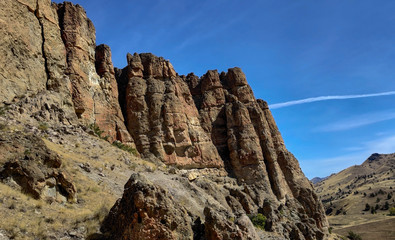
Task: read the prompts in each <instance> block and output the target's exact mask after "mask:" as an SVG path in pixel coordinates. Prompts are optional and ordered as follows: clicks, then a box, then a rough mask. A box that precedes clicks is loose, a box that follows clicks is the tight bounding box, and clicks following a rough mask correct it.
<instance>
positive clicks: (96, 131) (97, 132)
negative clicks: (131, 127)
mask: <svg viewBox="0 0 395 240" xmlns="http://www.w3.org/2000/svg"><path fill="white" fill-rule="evenodd" d="M88 127H89V128H90V129H92V131H93V133H94V134H95V135H96V136H98V137H99V138H100V139H103V140H105V141H108V136H102V134H103V133H104V131H103V130H101V129H100V127H99V125H97V123H92V124H90V125H89V126H88Z"/></svg>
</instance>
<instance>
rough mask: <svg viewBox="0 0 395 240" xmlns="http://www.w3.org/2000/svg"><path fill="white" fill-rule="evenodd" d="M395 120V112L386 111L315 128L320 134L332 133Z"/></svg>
mask: <svg viewBox="0 0 395 240" xmlns="http://www.w3.org/2000/svg"><path fill="white" fill-rule="evenodd" d="M391 119H395V111H394V110H392V109H391V110H388V111H382V112H370V113H367V114H362V115H358V116H354V117H352V118H349V119H345V120H341V121H337V122H334V123H331V124H328V125H325V126H322V127H319V128H317V129H316V130H317V131H320V132H333V131H343V130H348V129H353V128H358V127H362V126H366V125H370V124H374V123H378V122H383V121H387V120H391Z"/></svg>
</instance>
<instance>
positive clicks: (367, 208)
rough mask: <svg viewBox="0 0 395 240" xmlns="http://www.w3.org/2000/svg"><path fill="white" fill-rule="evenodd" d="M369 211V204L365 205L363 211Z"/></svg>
mask: <svg viewBox="0 0 395 240" xmlns="http://www.w3.org/2000/svg"><path fill="white" fill-rule="evenodd" d="M369 210H370V205H369V203H366V205H365V209H364V211H369Z"/></svg>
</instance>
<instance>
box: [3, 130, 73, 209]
mask: <svg viewBox="0 0 395 240" xmlns="http://www.w3.org/2000/svg"><path fill="white" fill-rule="evenodd" d="M7 141H11V143H12V144H4V142H7ZM0 142H1V143H0V163H1V164H2V167H1V168H0V180H2V181H3V182H4V183H7V184H9V185H11V186H12V185H15V184H17V185H18V186H19V187H20V188H21V190H22V191H23V192H25V193H26V194H28V195H30V196H32V197H34V198H36V199H40V198H43V199H47V200H50V201H54V200H58V201H63V199H64V200H67V201H69V202H75V201H76V199H77V189H76V187H75V185H74V184H73V183H72V182H71V181H70V179H69V178H68V177H67V175H66V173H65V172H63V171H61V170H60V167H61V165H62V161H61V159H60V157H59V155H57V154H56V153H54V152H52V151H51V150H49V149H48V148H47V147H46V145H45V143H44V142H43V140H41V139H40V138H38V137H36V136H33V135H26V136H18V135H15V134H14V135H11V136H2V137H1V138H0Z"/></svg>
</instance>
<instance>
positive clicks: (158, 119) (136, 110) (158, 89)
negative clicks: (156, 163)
mask: <svg viewBox="0 0 395 240" xmlns="http://www.w3.org/2000/svg"><path fill="white" fill-rule="evenodd" d="M127 59H128V66H127V67H126V68H125V69H123V73H121V77H120V79H119V80H118V81H119V82H120V89H122V86H126V91H125V93H124V94H122V96H124V97H125V99H124V100H123V102H124V112H125V114H126V122H127V128H128V130H129V132H130V133H131V135H132V137H133V139H134V141H135V143H136V146H137V149H138V151H139V152H140V154H142V156H143V157H146V158H156V159H159V160H161V161H162V162H164V163H165V164H167V165H175V166H178V167H180V168H205V167H217V168H218V167H222V166H223V162H222V160H221V158H220V156H219V154H218V152H217V149H216V148H215V146H214V144H213V143H212V141H211V139H210V136H209V135H208V134H207V133H206V132H205V131H204V130H203V128H202V127H201V125H200V121H199V113H198V111H197V109H196V107H195V104H194V102H193V99H192V96H191V94H190V92H189V88H188V85H187V84H186V83H185V81H184V80H183V79H182V78H181V77H179V76H178V75H177V74H176V73H175V71H174V69H173V66H172V65H171V64H170V63H169V62H168V61H165V60H164V59H163V58H158V57H156V56H154V55H152V54H140V55H138V54H134V55H133V56H132V55H130V54H129V55H128V57H127ZM123 89H125V88H123ZM121 102H122V100H121Z"/></svg>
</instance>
